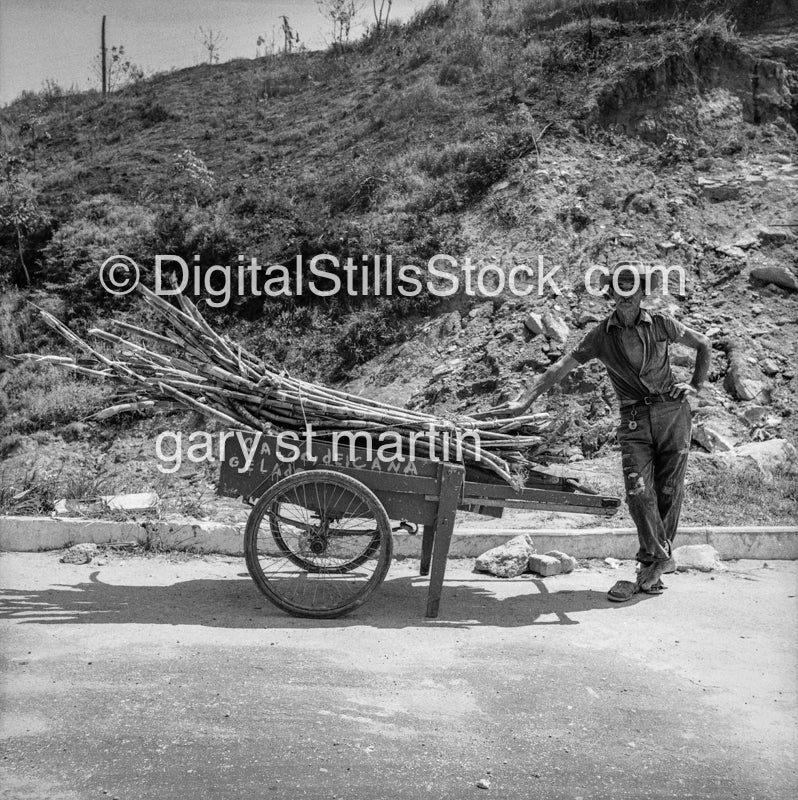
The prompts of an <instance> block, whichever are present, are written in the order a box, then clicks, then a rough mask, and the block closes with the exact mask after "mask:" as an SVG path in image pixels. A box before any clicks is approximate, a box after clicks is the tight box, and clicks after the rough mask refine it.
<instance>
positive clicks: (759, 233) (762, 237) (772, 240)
mask: <svg viewBox="0 0 798 800" xmlns="http://www.w3.org/2000/svg"><path fill="white" fill-rule="evenodd" d="M756 238H757V239H759V241H760V242H762V244H772V245H776V246H779V245H782V244H788V243H789V242H794V241H795V234H794V233H793V232H792V231H791V230H790V229H789V228H769V227H767V226H765V225H760V226H759V227H758V228H757V229H756Z"/></svg>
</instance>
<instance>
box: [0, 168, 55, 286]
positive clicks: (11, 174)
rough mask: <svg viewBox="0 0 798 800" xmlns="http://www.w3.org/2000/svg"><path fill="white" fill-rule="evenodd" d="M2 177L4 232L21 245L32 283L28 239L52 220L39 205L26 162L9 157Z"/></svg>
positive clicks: (0, 210)
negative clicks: (27, 258)
mask: <svg viewBox="0 0 798 800" xmlns="http://www.w3.org/2000/svg"><path fill="white" fill-rule="evenodd" d="M4 167H5V168H4V174H3V176H2V179H0V234H2V233H3V232H4V229H5V232H7V233H10V234H11V235H12V236H13V237H14V240H15V243H16V246H17V254H18V255H19V264H20V266H21V267H22V271H23V273H24V275H25V282H26V284H27V285H28V286H30V271H29V270H28V265H27V264H26V263H25V240H26V237H27V236H28V235H29V234H30V233H31V232H32V231H33V230H35V229H36V228H39V227H41V226H42V225H44V224H46V223H47V222H48V216H47V214H46V213H45V212H44V211H43V209H42V208H41V206H40V205H39V198H38V193H37V192H36V190H35V189H34V187H33V181H32V180H31V178H30V177H29V176H28V175H27V174H26V173H25V171H24V170H23V169H22V163H21V162H20V161H19V160H18V159H15V158H7V159H6V160H5V165H4Z"/></svg>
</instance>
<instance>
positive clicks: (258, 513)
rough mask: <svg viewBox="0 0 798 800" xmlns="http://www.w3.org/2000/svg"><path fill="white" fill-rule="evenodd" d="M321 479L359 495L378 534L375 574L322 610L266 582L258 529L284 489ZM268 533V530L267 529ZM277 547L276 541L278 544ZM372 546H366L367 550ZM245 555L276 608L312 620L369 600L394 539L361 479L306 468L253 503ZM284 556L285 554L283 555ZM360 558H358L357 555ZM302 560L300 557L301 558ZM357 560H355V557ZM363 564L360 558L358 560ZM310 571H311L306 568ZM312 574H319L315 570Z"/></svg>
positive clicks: (340, 613)
mask: <svg viewBox="0 0 798 800" xmlns="http://www.w3.org/2000/svg"><path fill="white" fill-rule="evenodd" d="M320 481H323V483H324V484H325V485H331V486H335V487H338V488H345V489H348V490H349V491H351V492H352V493H354V494H355V495H356V496H358V497H360V499H361V500H363V502H364V503H365V504H366V506H367V507H368V509H369V511H370V512H371V513H372V515H373V516H374V519H375V521H376V523H377V531H378V533H377V534H375V538H376V537H377V536H379V557H378V560H377V568H376V569H375V570H374V574H373V575H372V576H371V577H370V578H369V579H368V581H366V583H365V584H364V586H363V589H362V590H361V591H360V592H359V593H358V594H356V595H355V596H354V597H353V598H352V599H351V600H349V601H348V602H346V603H343V604H342V605H340V606H336V607H334V608H327V609H323V610H317V609H312V608H308V607H304V606H298V605H295V604H293V603H291V602H289V601H287V600H285V599H284V598H283V597H282V596H281V595H280V594H278V593H277V592H275V591H274V590H273V589H272V588H271V586H270V585H269V580H268V578H267V577H266V575H265V574H264V572H263V569H262V568H261V564H260V558H259V557H258V531H259V530H260V528H261V522H262V520H263V517H264V515H265V513H266V511H267V509H268V508H269V506H270V505H271V504H272V502H273V501H274V500H275V499H276V498H277V497H279V496H280V495H281V494H282V493H283V492H285V491H286V490H290V489H292V488H294V487H295V486H301V485H302V484H305V483H318V482H320ZM270 532H271V531H270ZM279 546H280V544H279V542H278V547H279ZM370 549H371V548H370V547H369V548H367V550H370ZM244 555H245V557H246V563H247V570H248V571H249V574H250V576H251V578H252V580H253V581H254V582H255V585H256V586H257V587H258V589H260V590H261V592H263V594H264V595H266V597H268V598H269V600H270V601H271V602H272V603H274V605H276V606H277V607H278V608H281V609H282V610H283V611H287V612H288V613H289V614H293V615H294V616H298V617H310V618H312V619H334V618H336V617H342V616H343V615H344V614H349V613H351V612H352V611H354V610H355V609H356V608H359V607H360V606H361V605H363V603H365V602H366V600H368V598H369V597H370V596H371V595H372V593H373V592H374V591H375V590H376V588H377V587H378V586H379V585H380V584H381V583H382V581H383V580H384V579H385V575H386V574H387V572H388V568H389V567H390V564H391V557H392V556H393V539H392V537H391V523H390V520H389V519H388V514H387V513H386V511H385V508H384V507H383V505H382V503H381V502H380V501H379V499H378V497H377V495H375V494H374V492H372V491H371V489H369V488H368V486H365V485H364V484H362V483H361V482H360V481H358V480H356V479H355V478H352V477H351V476H349V475H346V474H344V473H340V472H333V471H332V470H322V469H319V470H306V471H303V472H296V473H294V474H293V475H289V476H288V477H286V478H283V479H282V480H279V481H278V482H277V483H275V484H274V485H273V486H272V487H271V488H270V489H269V490H268V491H267V492H266V493H265V494H264V495H263V496H262V497H261V498H260V499H259V500H258V502H257V503H256V504H255V507H254V508H253V509H252V512H251V513H250V515H249V518H248V519H247V526H246V530H245V533H244ZM286 556H287V554H286ZM358 558H360V557H358ZM289 560H290V561H291V562H292V563H294V565H295V566H298V567H300V569H307V567H306V566H304V565H302V564H296V562H295V561H294V560H293V559H290V558H289ZM300 560H301V559H300ZM355 560H357V559H355ZM360 563H362V560H361V562H360ZM307 571H308V572H311V570H309V569H308V570H307ZM314 574H318V570H316V571H315V573H314Z"/></svg>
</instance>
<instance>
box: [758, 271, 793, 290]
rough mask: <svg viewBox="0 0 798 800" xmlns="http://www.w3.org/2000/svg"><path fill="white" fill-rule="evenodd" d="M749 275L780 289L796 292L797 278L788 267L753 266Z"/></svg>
mask: <svg viewBox="0 0 798 800" xmlns="http://www.w3.org/2000/svg"><path fill="white" fill-rule="evenodd" d="M751 277H752V278H755V279H756V280H758V281H762V282H763V283H773V284H775V285H776V286H780V287H781V288H782V289H788V290H789V291H791V292H798V278H797V277H796V276H795V273H794V272H793V271H792V270H791V269H790V268H789V267H779V266H769V267H754V269H752V270H751Z"/></svg>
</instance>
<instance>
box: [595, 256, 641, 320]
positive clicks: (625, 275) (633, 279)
mask: <svg viewBox="0 0 798 800" xmlns="http://www.w3.org/2000/svg"><path fill="white" fill-rule="evenodd" d="M602 285H603V286H606V287H608V291H607V297H608V298H609V299H611V300H614V301H615V308H616V309H618V310H619V311H620V312H621V313H623V314H624V315H625V316H633V317H636V316H637V313H638V312H639V310H640V303H641V301H642V300H643V296H644V295H646V294H648V288H649V287H648V273H647V271H646V268H645V265H643V264H641V263H639V262H629V263H621V264H618V265H616V266H615V268H614V269H613V270H612V271H611V272H610V273H609V275H605V276H603V279H602Z"/></svg>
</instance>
